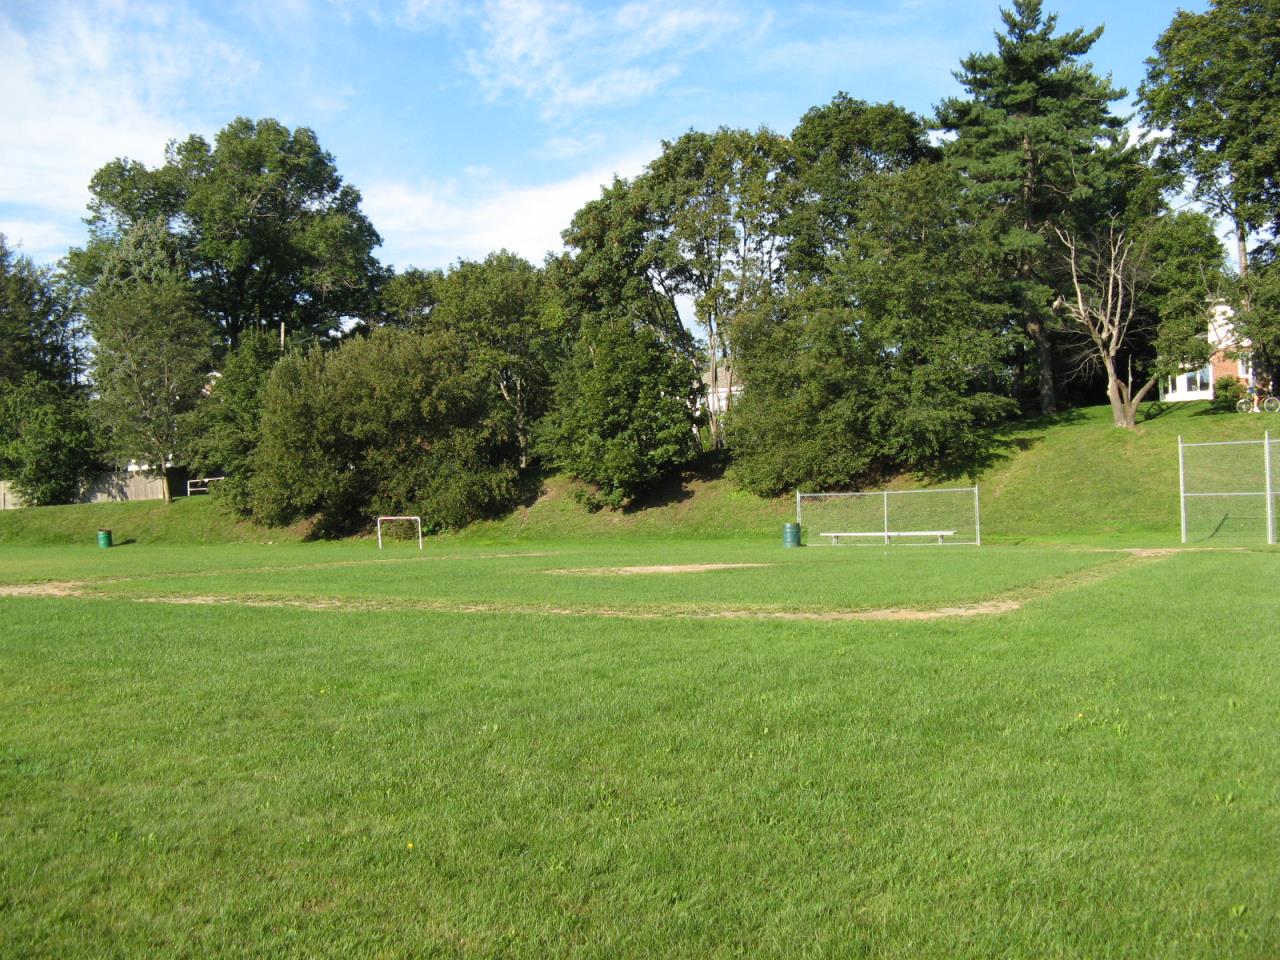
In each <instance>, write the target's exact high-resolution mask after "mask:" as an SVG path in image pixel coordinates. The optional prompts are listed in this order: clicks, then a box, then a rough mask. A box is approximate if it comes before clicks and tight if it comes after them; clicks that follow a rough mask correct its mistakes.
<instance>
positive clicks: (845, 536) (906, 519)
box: [796, 485, 982, 546]
mask: <svg viewBox="0 0 1280 960" xmlns="http://www.w3.org/2000/svg"><path fill="white" fill-rule="evenodd" d="M796 523H798V524H800V529H801V531H802V532H803V535H804V538H805V542H806V543H827V544H832V545H840V544H862V545H863V546H867V545H877V544H879V545H884V544H935V545H936V544H971V545H975V546H976V545H978V544H981V543H982V507H981V502H980V499H979V496H978V487H977V485H974V486H972V487H953V488H945V489H944V488H931V489H926V490H882V491H879V492H878V493H803V492H801V491H798V490H797V491H796Z"/></svg>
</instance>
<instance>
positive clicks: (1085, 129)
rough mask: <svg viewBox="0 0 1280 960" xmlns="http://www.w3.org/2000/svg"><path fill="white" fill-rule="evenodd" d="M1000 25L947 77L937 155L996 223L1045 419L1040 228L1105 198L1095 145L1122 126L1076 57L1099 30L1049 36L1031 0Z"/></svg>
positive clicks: (1101, 153) (1049, 390) (1046, 19)
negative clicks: (943, 139) (943, 144)
mask: <svg viewBox="0 0 1280 960" xmlns="http://www.w3.org/2000/svg"><path fill="white" fill-rule="evenodd" d="M1001 18H1002V19H1003V21H1004V26H1005V32H1004V33H1003V34H1001V33H997V34H996V44H997V50H996V52H995V53H974V54H971V55H970V56H968V57H966V58H965V59H964V60H962V61H961V69H960V70H959V71H958V72H957V73H956V79H958V80H959V81H960V83H961V84H963V86H964V88H965V90H966V91H968V94H969V97H968V99H960V98H953V99H950V100H947V101H945V102H944V103H943V104H942V105H941V106H940V107H939V109H938V123H939V126H940V127H941V128H942V129H944V130H946V131H949V132H951V133H954V134H955V135H956V136H955V139H954V140H953V141H952V142H951V143H949V144H948V146H947V150H946V155H947V157H948V158H949V159H950V161H951V162H952V163H954V164H955V165H956V166H957V167H958V168H959V169H960V171H961V172H962V173H963V174H964V176H965V178H966V180H967V181H968V183H969V184H970V185H971V189H972V190H973V192H974V194H975V196H976V197H977V198H978V199H980V200H982V201H983V202H984V203H985V205H986V207H987V209H988V210H989V211H990V215H991V216H992V217H994V218H996V219H997V221H998V223H999V230H998V232H997V236H998V243H999V247H1000V249H1001V251H1002V253H1003V255H1004V262H1005V266H1004V270H1003V277H1002V279H1003V281H1004V282H1005V283H1006V284H1007V293H1008V296H1009V297H1010V300H1011V302H1013V303H1015V304H1016V306H1017V314H1018V322H1019V324H1020V326H1021V328H1022V329H1023V331H1024V332H1025V333H1026V335H1027V336H1028V337H1029V338H1030V340H1031V341H1032V344H1033V345H1034V349H1035V353H1036V362H1037V366H1038V392H1039V398H1040V409H1041V411H1042V412H1044V413H1050V412H1052V411H1053V410H1055V409H1056V408H1057V395H1056V391H1055V387H1054V355H1053V341H1052V337H1051V333H1050V329H1049V321H1050V318H1051V312H1050V305H1051V303H1052V301H1053V294H1052V286H1051V284H1050V283H1049V277H1048V273H1049V270H1050V267H1049V261H1050V255H1049V252H1048V244H1047V241H1048V231H1049V227H1050V225H1059V226H1062V225H1064V224H1067V225H1072V226H1075V225H1077V224H1078V222H1079V221H1080V219H1081V218H1087V217H1088V216H1089V215H1090V209H1091V207H1092V206H1093V205H1094V204H1095V203H1096V201H1097V200H1098V198H1099V196H1100V195H1101V194H1103V193H1104V192H1105V189H1106V185H1107V183H1106V181H1107V169H1106V165H1105V162H1104V161H1105V158H1106V157H1107V155H1108V151H1107V150H1105V149H1101V148H1104V147H1106V146H1108V145H1112V146H1113V145H1115V144H1116V142H1117V139H1118V135H1119V133H1120V131H1121V129H1122V127H1123V121H1122V120H1121V119H1120V118H1118V117H1116V116H1114V115H1113V114H1112V113H1111V112H1110V108H1109V104H1110V103H1112V102H1113V101H1115V100H1118V99H1120V98H1121V97H1123V96H1124V95H1125V91H1124V90H1119V89H1116V88H1115V87H1113V86H1112V85H1111V81H1110V77H1099V76H1098V75H1097V74H1096V73H1094V72H1093V68H1092V66H1091V65H1090V64H1089V63H1087V62H1083V61H1082V60H1081V58H1082V57H1084V56H1085V54H1087V53H1088V52H1089V50H1090V48H1091V47H1092V46H1093V44H1094V42H1095V41H1097V39H1098V37H1099V36H1101V35H1102V28H1101V27H1098V28H1097V29H1094V30H1090V31H1085V30H1072V31H1069V32H1067V33H1062V34H1059V35H1056V36H1055V34H1054V31H1055V29H1056V27H1057V16H1056V15H1054V14H1048V15H1045V14H1043V13H1042V12H1041V4H1040V0H1015V2H1014V6H1013V9H1012V10H1001Z"/></svg>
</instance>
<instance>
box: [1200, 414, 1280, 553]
mask: <svg viewBox="0 0 1280 960" xmlns="http://www.w3.org/2000/svg"><path fill="white" fill-rule="evenodd" d="M1278 458H1280V440H1276V439H1272V437H1271V435H1270V433H1268V434H1266V435H1264V437H1263V438H1262V439H1261V440H1234V441H1224V442H1215V443H1183V442H1182V438H1181V437H1179V438H1178V488H1179V489H1178V492H1179V498H1178V499H1179V504H1180V514H1181V516H1180V520H1181V524H1182V542H1183V543H1207V542H1213V543H1220V544H1233V543H1238V544H1250V543H1258V542H1263V543H1275V542H1276V509H1277V507H1280V502H1278V501H1277V481H1278V480H1280V477H1277V476H1276V468H1277V459H1278Z"/></svg>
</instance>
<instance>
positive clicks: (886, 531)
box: [884, 490, 889, 546]
mask: <svg viewBox="0 0 1280 960" xmlns="http://www.w3.org/2000/svg"><path fill="white" fill-rule="evenodd" d="M884 542H885V545H886V546H888V544H889V491H888V490H886V491H885V492H884Z"/></svg>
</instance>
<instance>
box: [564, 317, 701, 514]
mask: <svg viewBox="0 0 1280 960" xmlns="http://www.w3.org/2000/svg"><path fill="white" fill-rule="evenodd" d="M700 390H701V385H700V384H699V382H698V371H697V369H696V368H695V367H694V365H693V364H692V363H691V362H689V360H688V359H686V358H684V357H682V356H680V355H679V354H677V353H675V352H673V351H672V350H671V349H670V347H669V346H668V345H667V344H665V343H664V342H663V340H662V338H661V337H660V336H659V335H658V333H657V332H656V331H654V330H653V329H652V328H651V327H647V326H642V325H639V326H638V325H633V324H632V323H631V322H630V321H629V320H625V319H608V320H592V321H590V322H587V323H584V324H583V327H582V331H581V335H580V337H579V339H578V342H577V343H576V345H575V347H574V352H573V357H572V359H571V361H570V363H569V366H568V369H567V371H566V373H565V375H564V377H563V378H562V379H561V381H560V383H559V385H558V388H557V392H556V393H557V404H556V409H555V411H554V413H553V414H552V416H551V417H550V418H549V420H548V422H547V423H546V424H544V433H543V436H544V440H545V445H546V447H547V449H548V450H549V452H550V453H551V455H552V456H553V457H554V459H555V460H556V462H558V463H559V464H560V465H561V466H563V467H564V468H565V470H566V471H567V472H568V473H569V475H570V476H572V477H574V478H575V479H577V480H583V481H585V482H587V483H590V484H592V485H593V486H594V487H595V492H594V493H593V494H591V495H589V496H587V497H586V498H585V500H586V503H587V505H588V506H589V507H591V508H592V509H599V508H601V507H612V508H615V509H617V508H620V507H625V506H627V505H628V504H630V503H632V502H633V501H634V500H635V499H636V498H637V497H639V496H640V495H641V494H643V493H644V492H645V491H646V490H648V489H650V488H652V486H653V485H654V484H655V483H656V482H657V481H658V480H659V479H661V478H662V477H663V476H665V475H667V474H669V473H671V472H672V471H673V470H676V469H678V468H680V467H682V466H684V465H685V464H687V463H689V462H690V461H691V460H692V459H693V457H694V456H696V454H697V452H698V440H697V433H696V430H697V427H698V424H699V422H700V419H699V415H698V396H699V393H700Z"/></svg>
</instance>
